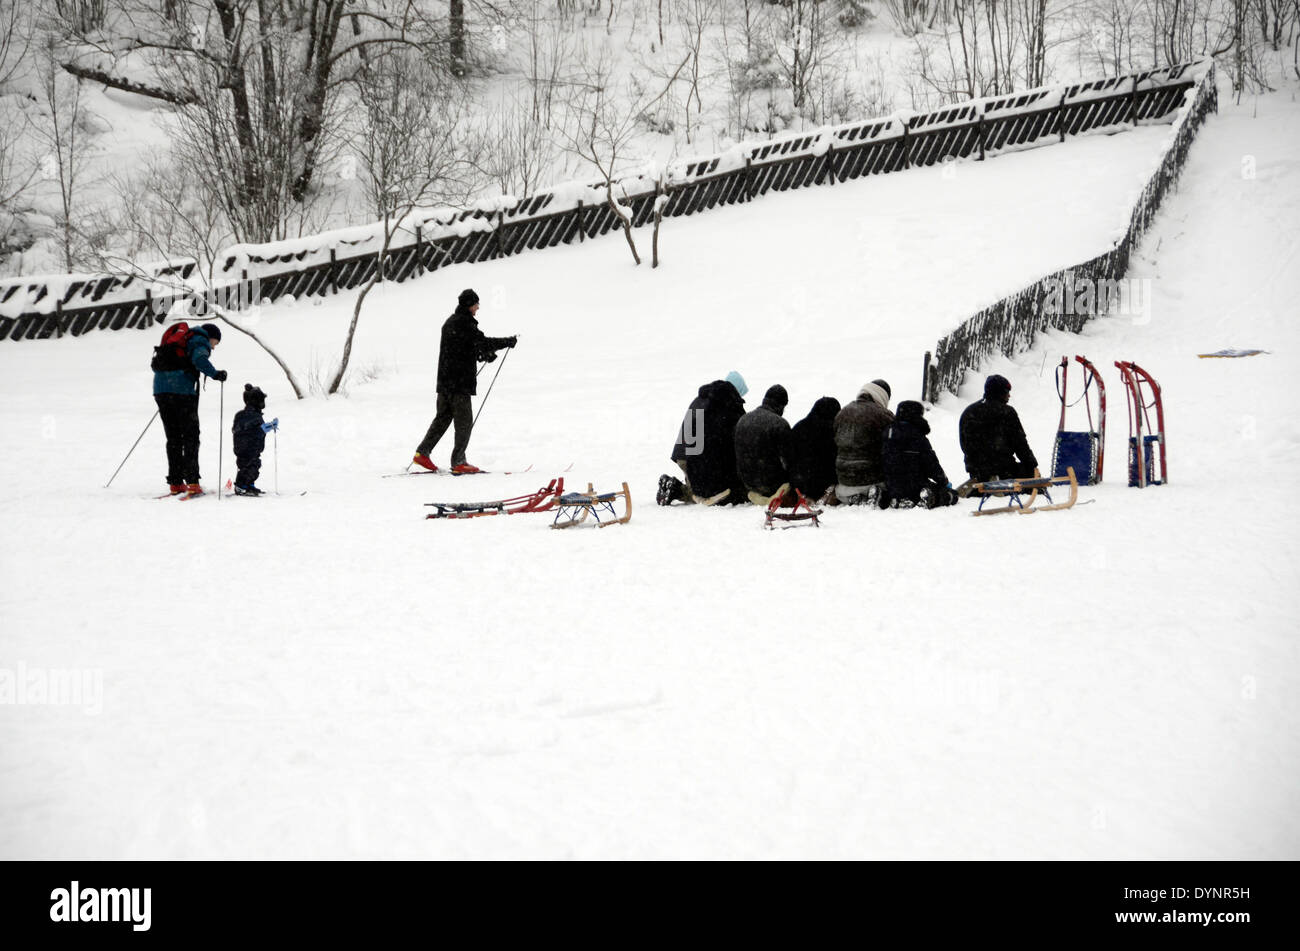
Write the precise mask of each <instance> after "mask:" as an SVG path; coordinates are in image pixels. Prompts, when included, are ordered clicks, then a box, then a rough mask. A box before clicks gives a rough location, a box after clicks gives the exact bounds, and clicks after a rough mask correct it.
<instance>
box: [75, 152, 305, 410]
mask: <svg viewBox="0 0 1300 951" xmlns="http://www.w3.org/2000/svg"><path fill="white" fill-rule="evenodd" d="M193 176H194V170H193V169H191V168H189V167H187V166H185V165H183V164H179V163H168V162H166V161H163V160H161V159H154V160H151V161H149V162H147V163H146V164H145V167H144V169H143V170H142V171H140V172H138V173H136V174H135V175H133V176H117V177H115V178H114V179H113V181H112V185H113V188H114V190H115V191H116V192H117V195H118V198H119V203H118V204H119V207H120V208H121V209H122V210H121V213H120V215H119V217H118V218H117V219H116V221H115V222H114V224H115V225H116V226H117V228H118V230H119V231H120V232H121V233H122V234H125V235H126V236H127V238H128V241H127V249H126V251H125V252H108V251H102V252H101V253H100V257H99V262H100V263H99V266H100V268H101V269H102V270H104V271H106V272H108V273H126V274H134V275H136V276H138V277H140V278H142V279H145V280H147V281H148V282H149V283H150V284H151V286H152V288H153V291H154V294H155V299H163V300H165V299H167V298H168V297H171V296H175V297H179V298H181V299H183V300H186V301H188V302H189V309H191V310H192V311H193V312H194V313H196V314H203V315H204V316H213V317H216V318H217V319H219V320H221V321H222V322H223V323H225V324H226V325H227V326H229V327H232V328H233V329H234V330H236V331H237V332H239V333H241V334H243V335H245V336H246V337H248V338H249V339H250V340H252V341H253V342H254V343H255V344H257V345H258V346H259V347H260V348H261V349H262V350H263V351H265V352H266V354H267V355H268V356H269V357H270V358H271V359H272V360H273V361H275V364H276V365H277V366H278V367H279V368H280V370H281V372H282V373H284V377H285V379H286V380H287V381H288V382H289V386H290V387H291V388H292V389H293V393H294V396H296V397H297V398H298V399H302V398H303V397H304V396H305V395H306V390H305V389H304V387H303V385H302V383H301V382H300V381H299V380H298V377H297V375H296V374H295V373H294V372H293V369H292V368H291V367H290V366H289V364H288V363H287V362H286V361H285V360H284V358H283V357H281V356H280V354H279V353H278V352H277V351H276V350H275V349H274V348H273V347H272V346H271V345H270V344H269V343H267V341H266V340H265V339H263V338H262V337H261V336H260V335H259V334H258V333H256V332H255V331H254V330H253V329H252V327H250V326H249V321H248V320H247V319H246V318H245V317H244V316H243V315H244V313H246V312H247V311H248V310H249V309H251V308H252V307H255V306H256V305H257V303H258V302H257V300H256V299H255V298H256V286H257V285H256V282H244V281H243V280H240V281H239V282H237V283H235V284H234V285H233V286H232V285H230V284H229V283H226V284H218V283H217V282H216V281H215V279H214V273H215V267H216V262H217V260H218V252H219V249H220V248H222V247H223V246H225V245H226V244H227V243H228V242H229V241H230V239H231V238H232V237H233V235H232V234H231V232H230V227H229V224H228V222H227V221H226V220H225V217H224V215H223V214H222V212H221V210H220V208H219V207H217V206H215V205H213V204H211V203H210V202H208V201H207V200H206V199H205V195H204V189H203V188H202V187H200V184H199V183H198V182H197V181H195V180H194V177H193ZM178 257H179V258H189V259H192V260H194V261H195V262H196V263H197V267H196V270H195V274H194V278H193V279H192V280H191V281H184V280H182V279H180V278H179V277H176V276H174V275H170V276H168V275H164V276H158V275H157V274H156V273H155V271H154V269H152V268H150V267H148V263H149V262H151V261H168V260H175V259H177V258H178Z"/></svg>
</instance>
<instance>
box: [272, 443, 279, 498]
mask: <svg viewBox="0 0 1300 951" xmlns="http://www.w3.org/2000/svg"><path fill="white" fill-rule="evenodd" d="M271 446H272V450H273V455H274V456H275V494H276V495H279V494H280V427H278V426H277V427H276V428H275V429H273V430H271Z"/></svg>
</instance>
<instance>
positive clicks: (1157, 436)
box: [1115, 360, 1169, 489]
mask: <svg viewBox="0 0 1300 951" xmlns="http://www.w3.org/2000/svg"><path fill="white" fill-rule="evenodd" d="M1115 366H1117V367H1118V368H1119V372H1120V378H1121V379H1122V380H1123V381H1124V389H1125V392H1126V393H1127V395H1128V484H1129V485H1131V486H1135V487H1136V488H1139V489H1141V488H1145V487H1146V486H1148V485H1166V484H1168V482H1169V471H1168V460H1167V459H1166V457H1165V405H1164V402H1163V400H1162V399H1161V396H1160V384H1158V383H1157V382H1156V381H1155V380H1154V379H1153V378H1152V376H1151V374H1150V373H1148V372H1147V371H1146V370H1144V369H1142V368H1141V367H1140V366H1138V365H1137V364H1136V363H1132V362H1129V361H1126V360H1116V361H1115ZM1148 393H1149V394H1150V396H1151V401H1150V402H1147V394H1148ZM1152 409H1154V410H1155V411H1156V418H1155V426H1154V427H1153V426H1152V425H1151V413H1150V411H1151V410H1152ZM1157 456H1159V457H1160V469H1159V478H1157V472H1156V457H1157Z"/></svg>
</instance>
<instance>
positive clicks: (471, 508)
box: [424, 478, 564, 519]
mask: <svg viewBox="0 0 1300 951" xmlns="http://www.w3.org/2000/svg"><path fill="white" fill-rule="evenodd" d="M563 494H564V479H563V478H559V479H552V480H551V481H550V482H549V483H548V484H547V485H546V486H545V487H543V488H540V489H538V490H537V491H536V492H533V493H531V494H529V495H517V496H515V497H514V498H512V499H500V500H498V501H496V502H426V503H424V504H425V506H426V507H431V508H433V509H435V510H436V511H434V512H432V513H430V514H429V515H426V516H425V518H426V519H429V518H478V517H480V516H483V515H522V514H523V513H525V512H546V511H549V510H550V509H551V508H553V507H554V506H555V503H556V502H558V501H559V499H560V496H561V495H563Z"/></svg>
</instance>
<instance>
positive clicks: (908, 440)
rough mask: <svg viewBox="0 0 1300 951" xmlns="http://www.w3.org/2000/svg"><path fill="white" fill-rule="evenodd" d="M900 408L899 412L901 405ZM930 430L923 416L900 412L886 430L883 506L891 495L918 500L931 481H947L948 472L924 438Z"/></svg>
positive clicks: (882, 458)
mask: <svg viewBox="0 0 1300 951" xmlns="http://www.w3.org/2000/svg"><path fill="white" fill-rule="evenodd" d="M903 405H904V406H905V405H907V404H906V403H904V404H903ZM899 412H900V413H901V412H902V407H901V406H900V407H899ZM929 433H930V424H929V423H927V422H926V421H925V420H924V419H920V418H910V417H909V418H904V417H902V416H899V417H898V418H897V419H895V420H894V422H892V423H890V425H889V428H888V429H886V430H885V440H884V445H883V446H882V448H881V461H882V462H883V464H884V468H885V495H886V497H885V498H884V499H882V500H881V505H882V507H883V506H885V505H888V504H889V500H890V499H908V500H910V501H912V502H919V501H920V499H921V490H922V489H923V488H926V487H927V486H930V485H931V484H932V483H933V484H934V485H936V486H946V485H947V484H948V476H947V475H945V474H944V471H943V466H941V465H939V458H938V457H937V456H936V455H935V454H934V448H933V447H932V446H931V445H930V440H929V439H928V438H927V436H928V435H929Z"/></svg>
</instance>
